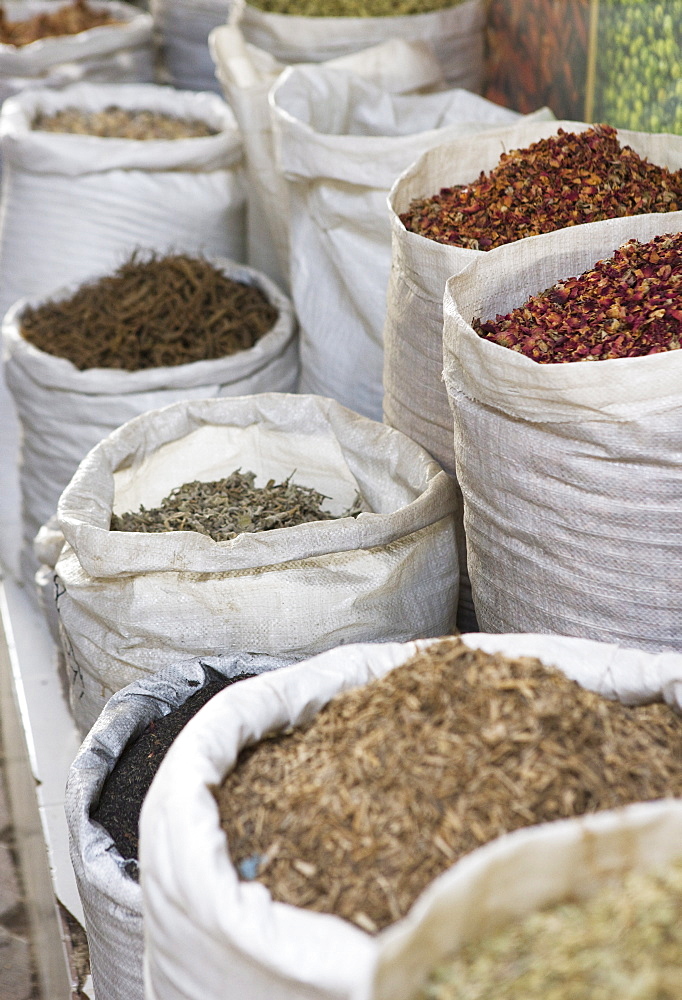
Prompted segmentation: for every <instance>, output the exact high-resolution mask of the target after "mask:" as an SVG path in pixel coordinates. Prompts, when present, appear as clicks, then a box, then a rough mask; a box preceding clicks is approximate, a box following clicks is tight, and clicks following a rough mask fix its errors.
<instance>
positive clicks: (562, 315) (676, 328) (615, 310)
mask: <svg viewBox="0 0 682 1000" xmlns="http://www.w3.org/2000/svg"><path fill="white" fill-rule="evenodd" d="M681 295H682V233H674V234H673V235H663V236H656V237H655V238H654V239H652V240H650V241H649V242H648V243H640V242H639V241H638V240H630V241H629V242H627V243H625V244H624V245H623V246H622V247H619V249H618V250H616V252H615V254H613V256H612V257H609V258H607V259H605V260H600V261H597V263H596V264H595V266H594V267H593V268H592V269H590V270H588V271H585V272H584V273H583V274H581V275H580V277H578V278H566V279H565V280H564V281H559V282H557V284H556V285H553V286H552V287H551V288H548V289H546V290H545V291H544V292H541V293H540V294H539V295H534V296H532V297H531V298H529V299H528V300H527V302H525V304H524V305H522V306H519V307H518V308H517V309H513V310H512V311H511V312H509V313H507V314H506V315H505V316H500V315H498V316H497V318H496V319H495V320H494V321H491V322H486V323H483V322H481V320H480V319H477V318H476V319H474V321H473V328H474V330H476V332H477V333H478V334H479V336H481V337H483V338H484V339H485V340H491V341H492V342H493V343H495V344H500V345H501V346H502V347H509V348H511V350H513V351H518V352H520V353H522V354H525V355H527V356H528V357H529V358H533V359H534V360H535V361H539V362H540V363H541V364H549V363H562V362H568V361H605V360H607V359H609V358H636V357H641V356H643V355H645V354H660V353H661V352H663V351H676V350H679V348H680V339H681V337H682V300H681V298H680V296H681Z"/></svg>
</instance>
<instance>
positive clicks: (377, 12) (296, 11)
mask: <svg viewBox="0 0 682 1000" xmlns="http://www.w3.org/2000/svg"><path fill="white" fill-rule="evenodd" d="M250 3H251V6H252V7H257V8H258V9H259V10H264V11H267V12H268V13H270V14H292V15H294V16H296V17H404V16H406V15H409V14H428V13H429V12H430V11H434V10H444V9H445V8H446V7H456V6H457V4H459V3H462V0H250Z"/></svg>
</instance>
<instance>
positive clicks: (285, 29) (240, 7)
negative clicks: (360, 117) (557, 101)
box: [230, 0, 485, 91]
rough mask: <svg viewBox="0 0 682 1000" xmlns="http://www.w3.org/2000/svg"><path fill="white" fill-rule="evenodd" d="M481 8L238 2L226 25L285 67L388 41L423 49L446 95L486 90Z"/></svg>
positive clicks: (465, 4)
mask: <svg viewBox="0 0 682 1000" xmlns="http://www.w3.org/2000/svg"><path fill="white" fill-rule="evenodd" d="M484 8H485V3H484V2H482V0H397V2H396V0H366V2H359V0H255V2H253V3H250V4H249V3H245V2H244V0H235V2H234V4H233V6H232V8H231V11H230V23H231V24H235V25H238V26H239V27H240V28H241V30H242V32H243V33H244V38H245V39H246V41H247V42H250V43H251V44H252V45H256V46H258V47H259V48H261V49H264V50H265V51H266V52H270V53H271V54H272V55H273V56H274V57H275V58H276V59H278V60H279V61H280V62H282V63H284V64H285V65H288V64H291V63H301V62H313V63H319V62H325V61H327V60H329V59H334V58H337V57H338V56H344V55H349V54H350V53H352V52H359V51H360V50H362V49H366V48H369V47H370V46H373V45H378V44H379V43H381V42H384V41H386V39H387V38H395V39H401V40H403V41H406V42H428V43H429V45H431V46H432V47H433V49H434V51H435V54H436V57H437V59H438V61H439V63H440V65H441V66H442V69H443V74H444V76H445V79H446V81H447V83H448V84H449V85H450V86H451V87H464V88H465V89H466V90H471V91H478V90H480V88H481V85H482V82H483V42H484V38H483V32H484V27H485V9H484Z"/></svg>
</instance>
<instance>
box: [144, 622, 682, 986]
mask: <svg viewBox="0 0 682 1000" xmlns="http://www.w3.org/2000/svg"><path fill="white" fill-rule="evenodd" d="M464 639H465V642H466V643H467V644H468V645H470V646H472V647H479V646H480V647H482V648H485V649H499V650H500V651H502V652H503V653H507V654H509V655H513V656H517V655H529V656H539V657H540V658H541V659H542V660H543V662H545V663H547V664H548V665H550V664H551V665H554V666H557V667H558V668H559V669H561V670H563V671H564V672H565V673H566V674H567V675H568V676H569V677H572V678H573V679H576V680H578V681H579V682H580V683H581V684H583V686H585V687H588V688H590V689H592V690H596V691H599V692H600V693H602V694H604V695H606V696H607V697H610V698H619V699H620V700H622V701H624V702H626V703H628V704H632V703H636V702H640V701H651V700H655V699H658V698H660V697H665V698H666V700H667V701H668V702H669V703H670V704H671V705H674V706H676V707H677V708H681V707H682V658H680V657H679V656H677V655H671V654H668V655H662V656H653V655H651V654H646V653H642V652H639V651H636V650H625V649H621V648H619V647H615V646H610V645H606V644H601V643H591V642H587V641H584V640H577V639H565V638H563V637H557V636H538V635H525V636H522V635H517V636H485V635H478V634H473V635H466V636H465V637H464ZM425 645H428V643H425V642H416V643H406V644H397V643H388V644H381V645H374V646H372V645H353V646H349V647H344V648H339V649H334V650H331V651H329V652H327V653H324V654H322V655H321V656H317V657H315V658H314V659H311V660H306V661H305V662H303V663H301V664H297V665H296V666H292V667H286V668H284V669H283V670H279V671H277V672H276V673H273V674H270V675H269V676H266V677H258V678H254V679H253V680H251V681H246V682H244V683H243V684H241V685H236V686H235V687H232V688H230V689H229V690H228V691H225V692H221V693H219V694H218V695H216V697H215V698H214V699H212V701H211V702H210V703H209V704H208V705H207V706H205V708H204V709H202V713H201V725H200V726H199V725H198V724H197V722H198V720H199V717H197V719H196V720H192V721H191V722H190V723H189V724H188V725H187V726H186V727H185V729H184V730H183V732H182V733H181V734H180V736H179V737H178V738H177V739H176V741H175V743H174V745H173V747H172V748H171V750H170V751H169V753H168V754H167V755H166V758H165V760H164V762H163V764H162V765H161V767H160V768H159V771H158V773H157V775H156V777H155V779H154V781H153V783H152V786H151V788H150V790H149V793H148V795H147V798H146V800H145V804H144V806H143V809H142V815H141V819H140V857H141V864H142V897H143V908H144V914H145V933H146V944H145V989H146V991H147V997H148V1000H194V998H195V997H198V996H201V997H202V998H203V1000H219V998H220V1000H222V997H224V996H225V990H226V985H225V984H229V994H230V995H231V996H235V997H248V998H249V1000H299V998H300V997H302V996H305V997H308V998H310V1000H313V998H314V1000H343V998H355V997H362V998H364V997H365V996H366V995H367V992H368V988H369V984H370V982H371V979H372V974H373V970H374V967H375V965H376V962H377V959H378V958H379V956H380V955H382V953H383V952H384V951H385V950H386V949H385V946H384V941H386V946H388V945H389V942H390V941H391V940H395V936H396V935H397V934H399V933H400V929H401V928H403V927H405V928H412V927H413V926H414V923H415V921H416V919H417V918H418V916H419V915H420V914H421V913H422V912H423V909H424V907H423V905H422V901H425V900H426V899H428V894H429V892H430V891H431V889H433V888H435V886H436V885H437V883H436V882H434V883H433V884H432V887H430V888H429V889H427V890H426V892H425V893H424V894H423V895H422V897H420V900H418V901H417V902H416V903H415V906H414V908H413V909H412V910H411V911H410V913H409V914H408V915H407V916H406V917H405V918H404V920H403V921H401V922H399V923H398V924H395V925H393V927H392V928H387V929H386V930H384V931H382V932H381V933H379V934H378V935H376V936H375V937H372V936H370V935H369V934H366V933H365V932H364V931H361V930H360V929H359V928H358V927H356V926H355V925H354V924H351V923H349V922H347V921H345V920H342V919H341V918H339V917H336V916H333V915H331V914H323V913H315V912H313V911H311V910H306V909H303V908H299V907H294V906H290V905H287V904H284V903H279V902H273V900H272V897H271V895H270V893H269V891H268V889H267V888H266V887H265V886H263V885H261V884H260V883H258V882H257V881H253V882H241V881H240V880H239V879H238V877H237V873H236V871H235V869H234V868H233V866H232V863H231V860H230V857H229V853H228V850H227V845H226V841H225V834H224V832H223V830H222V829H221V827H220V824H219V818H218V808H217V804H216V801H215V798H214V797H213V794H212V792H211V790H210V789H211V786H212V785H215V784H219V783H220V782H221V781H222V780H223V777H224V776H225V774H226V773H227V772H229V771H230V770H231V769H232V767H233V766H234V763H235V761H236V758H237V755H238V753H239V751H240V749H241V748H242V747H243V746H245V745H247V744H251V743H254V742H257V741H258V740H259V739H260V738H261V737H262V736H264V735H265V734H267V733H271V732H274V731H277V730H280V729H283V728H286V727H287V726H289V725H297V724H306V723H308V722H310V721H311V720H312V719H313V718H314V716H315V714H316V713H317V712H318V711H319V710H320V709H321V708H322V707H323V706H324V705H325V704H327V702H328V701H329V700H330V698H332V697H333V696H334V695H335V694H337V693H339V692H341V691H346V690H348V689H350V688H353V687H357V686H358V685H361V684H365V683H367V682H368V681H370V680H373V679H374V678H377V677H382V676H384V675H385V674H386V673H388V671H390V670H391V669H392V668H393V667H395V666H397V665H399V664H401V663H403V662H405V660H407V659H408V658H409V657H411V656H412V655H413V654H414V653H415V652H417V651H418V650H419V649H422V648H424V646H425ZM619 813H620V814H621V815H622V811H619ZM607 815H608V814H602V816H601V817H593V818H592V819H590V820H588V821H586V823H588V824H594V823H595V822H597V824H599V823H601V822H603V821H604V818H605V817H606V816H607ZM610 815H611V816H613V815H614V814H610ZM616 815H618V814H616ZM606 822H608V821H606ZM555 826H556V824H547V825H545V826H544V829H545V830H548V831H549V830H551V829H552V828H554V827H555ZM540 829H543V828H542V827H536V828H535V830H536V831H537V830H540ZM514 836H520V834H515V835H512V836H510V837H504V838H502V839H501V840H499V841H498V842H497V844H499V845H500V846H501V845H502V844H505V843H511V841H512V837H514ZM483 850H485V848H484V849H483ZM480 853H481V852H479V851H477V852H474V853H473V854H471V855H469V856H468V857H466V858H464V859H462V861H461V862H460V865H461V866H463V867H464V868H465V870H466V867H467V866H470V865H472V864H476V861H475V859H476V858H477V857H478V855H479V854H480ZM542 860H543V859H542V858H541V856H538V868H539V869H540V868H541V862H542ZM455 870H456V869H455ZM516 875H517V873H516V871H514V870H513V869H511V870H510V871H509V872H507V873H506V881H507V882H508V881H509V880H513V879H514V878H516ZM543 876H544V877H545V878H547V879H548V880H549V879H550V878H551V873H550V872H549V871H547V870H546V869H543ZM447 878H448V873H446V874H444V875H443V876H441V879H447ZM536 878H537V879H538V880H539V879H540V874H539V872H538V874H537V875H536ZM489 891H490V892H491V893H492V891H493V890H492V889H489ZM516 891H517V893H518V892H519V891H520V887H518V886H517V890H516ZM463 916H464V915H463ZM468 916H469V919H470V920H471V922H472V924H474V925H475V921H476V916H475V915H474V914H469V915H468ZM415 947H416V945H415ZM406 974H407V973H406ZM394 985H395V977H394V979H393V980H392V982H391V986H394ZM388 995H389V994H387V993H383V994H382V998H383V996H388ZM399 995H400V996H401V997H402V996H403V993H402V988H401V990H400V992H399Z"/></svg>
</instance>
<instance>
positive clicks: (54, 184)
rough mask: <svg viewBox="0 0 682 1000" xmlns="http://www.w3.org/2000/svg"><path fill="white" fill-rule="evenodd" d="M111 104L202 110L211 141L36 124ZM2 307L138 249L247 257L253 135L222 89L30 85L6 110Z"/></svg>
mask: <svg viewBox="0 0 682 1000" xmlns="http://www.w3.org/2000/svg"><path fill="white" fill-rule="evenodd" d="M110 105H116V106H118V107H122V108H126V109H143V110H149V111H158V112H163V113H166V114H172V115H175V116H176V117H180V118H182V117H188V118H197V119H199V120H200V121H203V122H206V123H207V124H208V125H210V126H211V127H212V128H214V129H216V130H217V132H216V134H215V135H212V136H207V137H205V138H190V139H172V140H135V139H113V138H101V137H98V136H92V135H65V134H56V133H51V132H41V131H37V130H33V129H32V122H33V119H34V117H35V114H36V113H37V112H38V111H43V112H46V113H48V114H49V113H54V112H56V111H59V110H61V109H62V108H67V107H76V108H79V109H81V110H84V111H98V110H101V109H103V108H106V107H108V106H110ZM0 151H1V153H2V159H3V165H4V170H3V189H2V203H1V216H0V268H1V269H2V276H3V280H2V284H1V286H0V311H1V312H2V313H3V314H4V312H5V311H6V310H7V309H8V308H9V307H10V306H11V305H12V304H13V303H14V302H16V301H17V299H19V298H21V297H22V296H25V295H42V294H45V293H48V292H51V291H52V290H53V289H54V288H57V287H59V285H62V284H67V283H69V282H71V281H77V280H80V279H82V278H85V277H89V276H90V275H92V274H102V273H105V272H106V271H107V269H109V268H112V269H113V268H114V267H117V266H118V265H119V264H121V263H122V262H123V259H124V258H125V257H126V256H127V255H128V254H129V253H130V252H131V251H132V250H134V249H135V248H136V247H142V248H145V249H153V250H158V251H163V252H167V251H171V250H172V251H174V252H179V253H203V254H205V255H207V256H208V255H211V256H222V257H230V258H231V259H233V260H237V261H241V260H244V258H245V217H244V216H245V190H244V178H243V171H242V142H241V137H240V135H239V130H238V128H237V123H236V121H235V118H234V115H233V114H232V112H231V110H230V108H228V106H227V105H226V104H225V102H224V101H223V100H222V99H221V98H220V97H218V95H217V94H194V93H190V92H188V91H182V92H181V91H175V90H172V89H171V88H170V87H156V86H154V85H152V84H149V85H138V86H135V85H130V86H125V87H123V86H113V85H112V86H107V85H104V84H102V85H97V86H95V85H94V84H77V85H76V86H74V87H70V88H67V89H66V90H62V91H49V90H41V91H28V92H26V93H24V94H21V95H19V96H17V97H14V98H12V99H11V100H10V101H7V102H6V103H5V104H4V106H3V108H2V112H1V113H0Z"/></svg>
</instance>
